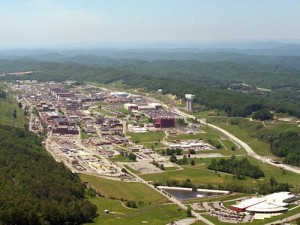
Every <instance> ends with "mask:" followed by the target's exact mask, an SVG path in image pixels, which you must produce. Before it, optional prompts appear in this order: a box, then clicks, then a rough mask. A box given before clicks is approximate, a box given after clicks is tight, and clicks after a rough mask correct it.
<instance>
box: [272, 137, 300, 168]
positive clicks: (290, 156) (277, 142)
mask: <svg viewBox="0 0 300 225" xmlns="http://www.w3.org/2000/svg"><path fill="white" fill-rule="evenodd" d="M270 143H271V152H272V153H273V154H274V155H276V156H278V157H285V158H284V163H287V164H291V165H294V166H299V167H300V132H299V131H298V132H296V131H286V132H283V133H280V134H277V135H273V136H272V137H271V138H270Z"/></svg>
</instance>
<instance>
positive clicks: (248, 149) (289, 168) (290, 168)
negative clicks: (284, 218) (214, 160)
mask: <svg viewBox="0 0 300 225" xmlns="http://www.w3.org/2000/svg"><path fill="white" fill-rule="evenodd" d="M173 110H175V111H176V112H177V113H178V114H179V115H181V116H182V117H184V118H192V119H197V118H196V117H194V116H192V115H189V114H187V113H184V112H181V111H180V110H179V109H178V108H173ZM197 121H198V122H200V123H201V124H203V125H207V126H209V127H211V128H213V129H216V130H217V131H219V132H221V133H222V134H224V135H225V136H227V137H228V138H229V139H230V140H231V141H233V142H234V143H237V144H239V145H240V146H241V147H242V148H244V149H245V151H246V152H247V154H248V155H249V156H251V157H253V158H255V159H257V160H260V161H261V162H263V163H268V164H270V165H272V166H275V167H278V168H281V169H285V170H287V171H290V172H294V173H297V174H300V168H297V167H293V166H290V165H286V164H275V163H272V162H271V160H270V159H269V158H268V157H262V156H260V155H258V154H256V153H255V152H254V151H253V149H252V148H251V147H250V146H249V145H248V144H247V143H245V142H244V141H242V140H240V139H239V138H237V137H236V136H234V135H233V134H231V133H229V132H228V131H226V130H224V129H223V128H220V127H218V126H216V125H213V124H210V123H206V122H204V121H202V120H200V119H197Z"/></svg>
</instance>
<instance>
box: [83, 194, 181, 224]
mask: <svg viewBox="0 0 300 225" xmlns="http://www.w3.org/2000/svg"><path fill="white" fill-rule="evenodd" d="M89 200H90V201H91V202H92V203H93V204H95V205H96V206H97V208H98V214H99V216H98V217H97V218H96V219H95V220H94V222H93V223H89V224H90V225H100V224H101V225H102V224H105V225H140V224H143V221H144V223H146V221H147V224H151V225H161V224H168V223H170V222H172V221H174V220H177V219H183V218H186V212H185V211H183V210H180V211H179V210H178V206H177V205H174V204H165V205H164V204H159V205H149V206H147V207H145V208H142V209H129V208H125V207H124V206H123V205H122V203H121V202H119V201H116V200H111V199H104V198H100V197H95V198H90V199H89ZM105 209H108V210H110V211H111V212H113V213H108V214H106V213H104V210H105Z"/></svg>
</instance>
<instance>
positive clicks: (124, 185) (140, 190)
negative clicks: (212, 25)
mask: <svg viewBox="0 0 300 225" xmlns="http://www.w3.org/2000/svg"><path fill="white" fill-rule="evenodd" d="M80 178H81V180H82V181H86V182H89V183H90V184H91V185H92V187H93V188H95V189H96V190H97V191H98V192H100V193H101V194H102V195H105V197H109V196H111V197H115V198H118V199H120V198H123V199H124V200H125V199H126V200H131V201H136V202H138V201H143V202H145V203H147V204H148V203H149V202H151V204H153V203H164V202H167V201H168V200H167V199H166V198H165V197H164V196H163V195H161V194H160V193H158V192H156V191H155V190H153V189H151V188H150V187H148V186H147V185H145V184H142V183H137V182H125V181H115V180H110V179H105V178H100V177H95V176H89V175H83V174H81V175H80Z"/></svg>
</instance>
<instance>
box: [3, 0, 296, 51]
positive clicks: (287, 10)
mask: <svg viewBox="0 0 300 225" xmlns="http://www.w3.org/2000/svg"><path fill="white" fill-rule="evenodd" d="M299 12H300V1H299V0H9V1H7V0H0V15H1V17H0V18H1V19H0V47H1V48H17V47H25V48H26V47H63V46H65V47H68V46H69V47H76V46H78V47H93V46H94V47H101V46H104V47H105V46H112V45H135V44H136V45H140V44H146V43H208V42H215V43H217V42H228V41H229V42H230V41H245V40H246V41H257V40H298V41H299V40H300V13H299Z"/></svg>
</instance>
